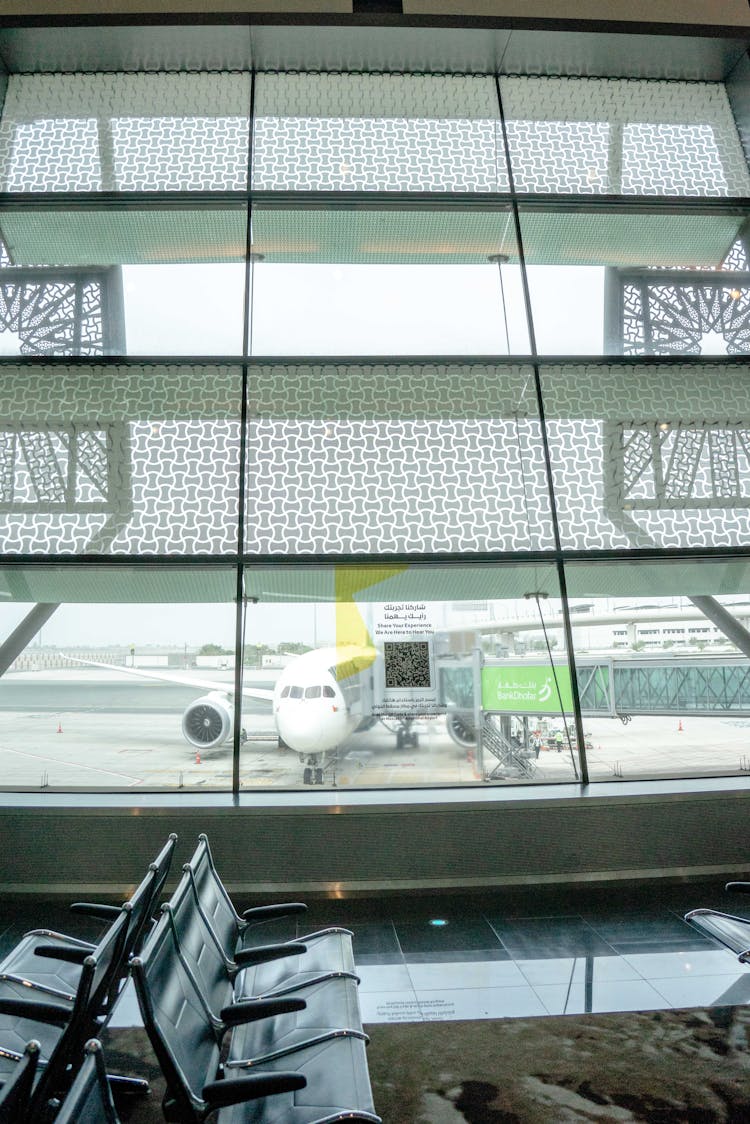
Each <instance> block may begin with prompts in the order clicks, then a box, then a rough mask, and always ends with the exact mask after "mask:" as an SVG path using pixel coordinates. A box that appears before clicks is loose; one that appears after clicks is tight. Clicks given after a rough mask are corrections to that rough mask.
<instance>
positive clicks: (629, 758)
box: [566, 559, 750, 781]
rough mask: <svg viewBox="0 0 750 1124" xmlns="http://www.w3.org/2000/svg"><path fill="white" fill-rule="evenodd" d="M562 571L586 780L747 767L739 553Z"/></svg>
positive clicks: (745, 612)
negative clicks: (588, 744)
mask: <svg viewBox="0 0 750 1124" xmlns="http://www.w3.org/2000/svg"><path fill="white" fill-rule="evenodd" d="M566 576H567V584H568V592H569V596H570V598H571V606H572V608H573V609H574V610H577V611H573V612H572V614H571V621H572V624H573V644H574V649H575V653H576V660H577V662H579V668H578V686H579V691H580V694H581V706H582V709H583V711H584V728H585V731H586V734H587V738H588V739H589V740H590V742H591V749H590V751H589V752H588V763H589V770H590V775H591V777H592V779H594V780H609V781H611V780H616V779H621V780H626V781H628V780H637V779H639V778H651V777H680V776H731V775H733V774H738V773H743V772H745V771H746V770H747V768H748V757H747V725H748V721H749V720H750V717H749V716H750V659H748V656H749V655H750V632H748V631H747V625H748V618H749V617H750V596H748V594H750V565H749V563H748V561H747V560H746V559H738V560H734V559H725V560H713V559H702V560H692V559H686V560H684V561H682V562H680V561H675V560H669V561H665V562H641V561H632V560H631V561H628V562H627V563H626V562H617V563H602V562H599V563H597V564H596V565H589V564H585V563H581V564H579V563H575V564H569V565H568V566H567V567H566ZM581 665H585V666H581Z"/></svg>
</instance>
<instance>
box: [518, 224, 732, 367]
mask: <svg viewBox="0 0 750 1124" xmlns="http://www.w3.org/2000/svg"><path fill="white" fill-rule="evenodd" d="M588 206H589V205H588V204H587V208H588ZM744 223H745V214H744V212H743V211H742V209H741V208H736V207H730V206H728V205H727V207H726V209H724V208H723V206H722V209H720V210H719V209H713V210H712V211H711V212H709V211H707V210H706V211H703V210H702V209H701V208H699V207H698V208H691V209H690V210H689V211H688V210H685V211H683V212H682V213H681V212H680V211H679V210H678V209H677V208H674V209H673V208H670V209H669V210H662V211H655V210H649V209H648V208H647V207H646V206H645V205H640V206H638V207H632V206H630V207H629V206H628V205H624V206H622V207H618V208H616V209H615V208H613V207H610V206H606V207H599V206H597V205H596V204H593V203H592V204H591V205H590V209H587V210H582V209H581V208H572V207H570V208H567V209H566V208H565V207H564V206H562V205H561V208H560V209H559V210H557V209H555V210H551V209H543V208H542V207H541V206H540V207H532V206H531V205H529V204H525V205H522V210H521V229H522V237H523V246H524V254H525V258H526V262H527V264H528V277H529V288H530V294H531V305H532V316H533V319H534V330H535V335H536V343H537V348H538V350H539V352H540V353H541V354H543V355H622V354H629V355H740V354H746V353H747V352H748V351H750V323H749V322H748V317H749V316H750V272H748V259H747V250H746V248H745V244H744V237H743V231H744Z"/></svg>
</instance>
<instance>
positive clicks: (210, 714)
mask: <svg viewBox="0 0 750 1124" xmlns="http://www.w3.org/2000/svg"><path fill="white" fill-rule="evenodd" d="M231 732H232V708H231V704H230V702H229V699H228V698H227V697H226V695H222V694H219V692H218V691H212V692H211V694H210V695H203V696H202V697H201V698H199V699H196V700H195V702H192V703H191V704H190V706H189V707H188V708H187V710H186V711H185V713H184V714H183V716H182V733H183V736H184V738H185V740H186V741H188V742H190V744H191V745H194V746H195V748H196V749H212V748H213V746H215V745H221V743H222V742H225V741H226V740H227V738H228V737H229V735H230V734H231Z"/></svg>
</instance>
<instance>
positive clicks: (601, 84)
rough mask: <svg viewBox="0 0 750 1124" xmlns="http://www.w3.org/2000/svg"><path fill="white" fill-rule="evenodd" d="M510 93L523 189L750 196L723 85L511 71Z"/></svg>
mask: <svg viewBox="0 0 750 1124" xmlns="http://www.w3.org/2000/svg"><path fill="white" fill-rule="evenodd" d="M501 91H502V100H503V111H504V113H505V117H506V125H507V131H508V146H509V156H510V161H511V167H512V169H513V181H514V186H515V188H516V190H517V191H522V192H569V193H575V194H612V195H619V194H623V195H695V196H723V195H728V196H731V195H746V194H747V193H748V187H749V186H750V176H749V175H748V167H747V162H746V160H745V157H744V154H743V150H742V146H741V143H740V139H739V136H738V133H737V127H736V125H735V121H734V118H733V116H732V111H731V108H730V105H729V100H728V98H727V94H726V90H725V88H724V86H723V85H722V84H721V83H708V82H656V81H646V80H636V79H620V78H617V79H615V78H539V77H529V78H527V77H507V78H503V79H502V80H501Z"/></svg>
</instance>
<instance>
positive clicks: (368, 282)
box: [251, 206, 529, 356]
mask: <svg viewBox="0 0 750 1124" xmlns="http://www.w3.org/2000/svg"><path fill="white" fill-rule="evenodd" d="M253 250H254V252H255V254H256V255H257V257H258V258H259V259H260V260H259V261H257V262H256V264H255V265H254V267H253V290H252V311H251V315H252V350H253V353H254V354H255V355H383V354H388V355H394V356H395V355H409V354H418V355H486V354H491V355H498V354H500V355H508V354H527V353H528V351H529V343H528V328H527V320H526V312H525V307H524V301H523V291H522V287H521V276H520V268H519V266H518V264H517V263H518V253H517V250H516V243H515V234H514V227H513V220H512V215H511V213H510V211H509V210H508V209H500V210H498V209H497V208H492V209H487V210H484V209H481V210H475V211H466V210H463V211H461V210H440V209H428V208H418V209H411V208H410V209H408V210H406V209H402V210H385V209H383V210H378V209H375V208H366V209H360V208H357V209H348V208H344V207H338V208H335V209H326V208H313V209H311V210H304V211H303V210H298V209H295V210H285V209H274V208H272V207H265V206H263V207H261V206H256V207H254V209H253Z"/></svg>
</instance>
